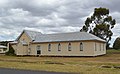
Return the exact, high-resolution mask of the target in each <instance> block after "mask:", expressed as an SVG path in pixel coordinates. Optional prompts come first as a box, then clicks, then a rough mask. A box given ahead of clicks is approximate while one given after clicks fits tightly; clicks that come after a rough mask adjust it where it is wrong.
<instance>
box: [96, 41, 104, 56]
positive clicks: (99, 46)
mask: <svg viewBox="0 0 120 74" xmlns="http://www.w3.org/2000/svg"><path fill="white" fill-rule="evenodd" d="M94 44H95V45H96V46H95V48H94V50H95V51H94V54H95V55H96V56H97V55H103V54H106V43H101V42H94Z"/></svg>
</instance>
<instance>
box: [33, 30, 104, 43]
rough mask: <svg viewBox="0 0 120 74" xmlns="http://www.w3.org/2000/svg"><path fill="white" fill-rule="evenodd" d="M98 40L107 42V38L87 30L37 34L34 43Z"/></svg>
mask: <svg viewBox="0 0 120 74" xmlns="http://www.w3.org/2000/svg"><path fill="white" fill-rule="evenodd" d="M86 40H97V41H102V42H106V41H105V40H103V39H101V38H99V37H97V36H95V35H92V34H90V33H86V32H70V33H58V34H41V35H37V36H36V39H35V40H34V42H33V43H37V42H62V41H86Z"/></svg>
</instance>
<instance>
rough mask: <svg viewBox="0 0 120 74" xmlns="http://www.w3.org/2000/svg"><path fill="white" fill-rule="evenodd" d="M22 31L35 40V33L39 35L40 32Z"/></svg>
mask: <svg viewBox="0 0 120 74" xmlns="http://www.w3.org/2000/svg"><path fill="white" fill-rule="evenodd" d="M24 32H25V33H26V34H27V35H28V36H29V37H30V38H31V39H32V40H35V38H36V36H37V35H41V34H42V33H41V32H37V31H29V30H24Z"/></svg>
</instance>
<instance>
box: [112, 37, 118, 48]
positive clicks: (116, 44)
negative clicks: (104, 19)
mask: <svg viewBox="0 0 120 74" xmlns="http://www.w3.org/2000/svg"><path fill="white" fill-rule="evenodd" d="M113 48H114V49H120V37H118V38H116V40H115V41H114V43H113Z"/></svg>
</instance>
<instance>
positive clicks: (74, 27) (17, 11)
mask: <svg viewBox="0 0 120 74" xmlns="http://www.w3.org/2000/svg"><path fill="white" fill-rule="evenodd" d="M119 3H120V0H0V41H3V40H5V41H6V40H15V39H16V38H17V36H19V35H20V33H21V32H22V31H23V30H33V31H39V32H42V33H44V34H51V33H64V32H76V31H79V30H80V29H81V28H82V26H83V25H84V22H85V20H86V18H87V17H89V16H90V15H91V14H92V13H93V12H94V8H99V7H105V8H108V9H109V10H110V15H111V16H112V17H113V18H114V19H116V25H115V27H114V29H112V31H113V33H114V34H113V36H112V40H111V44H112V43H113V42H114V40H115V39H116V37H119V36H120V4H119Z"/></svg>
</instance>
